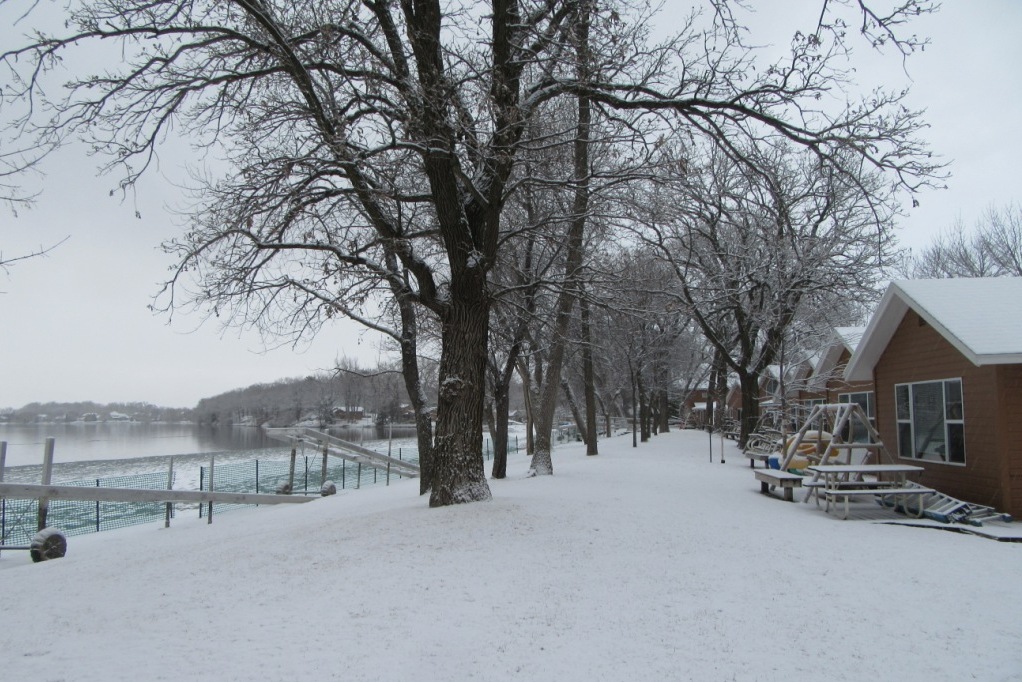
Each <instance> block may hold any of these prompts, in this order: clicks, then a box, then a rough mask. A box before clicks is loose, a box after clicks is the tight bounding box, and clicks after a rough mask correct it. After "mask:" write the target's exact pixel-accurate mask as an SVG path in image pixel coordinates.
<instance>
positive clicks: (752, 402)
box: [738, 372, 759, 448]
mask: <svg viewBox="0 0 1022 682" xmlns="http://www.w3.org/2000/svg"><path fill="white" fill-rule="evenodd" d="M738 381H739V382H741V386H742V423H741V426H740V429H739V433H738V445H739V447H742V448H744V447H745V444H746V443H748V442H749V435H750V434H751V433H752V432H753V431H755V429H756V425H757V423H758V422H759V375H758V374H751V373H749V372H739V373H738Z"/></svg>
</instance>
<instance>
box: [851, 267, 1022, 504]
mask: <svg viewBox="0 0 1022 682" xmlns="http://www.w3.org/2000/svg"><path fill="white" fill-rule="evenodd" d="M844 378H845V380H846V381H848V382H869V381H872V383H873V386H874V389H875V396H876V424H877V430H878V431H879V432H880V436H881V438H882V439H883V442H884V444H885V445H886V446H887V450H888V451H889V452H890V453H891V455H892V456H893V457H895V458H897V459H899V460H900V461H903V462H906V463H912V464H918V465H920V466H922V467H924V469H925V471H924V472H923V474H922V476H921V478H920V479H919V481H920V483H922V484H923V485H926V486H928V487H931V488H935V489H937V490H939V491H940V492H942V493H946V494H948V495H951V496H953V497H956V498H959V499H962V500H965V501H968V502H973V503H976V504H982V505H987V506H992V507H994V508H996V509H997V510H998V511H1002V512H1007V513H1010V514H1012V515H1013V516H1015V517H1022V278H1017V277H1003V278H959V279H937V280H908V281H899V282H892V283H891V284H890V286H889V287H888V289H887V291H886V293H885V294H884V296H883V298H882V299H881V301H880V305H879V307H878V308H877V311H876V313H875V314H874V315H873V318H872V319H871V320H870V323H869V325H868V326H867V327H866V330H865V331H864V332H863V335H862V339H861V340H860V342H859V344H858V347H857V348H856V350H855V353H854V354H853V355H852V356H851V358H850V360H849V362H848V366H847V367H846V369H845V375H844Z"/></svg>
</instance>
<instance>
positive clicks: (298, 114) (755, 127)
mask: <svg viewBox="0 0 1022 682" xmlns="http://www.w3.org/2000/svg"><path fill="white" fill-rule="evenodd" d="M18 1H19V0H3V4H4V5H8V6H10V5H11V4H16V3H17V2H18ZM871 4H872V3H870V2H867V1H866V0H820V6H821V7H820V9H821V11H820V12H817V13H815V14H814V16H813V17H812V19H811V21H812V22H813V30H811V31H808V32H804V33H798V34H796V35H795V36H794V38H793V40H792V42H791V45H790V46H789V49H788V51H787V52H786V53H785V54H784V55H783V56H781V57H779V58H777V59H773V60H768V61H766V62H764V61H763V59H764V58H763V56H762V54H761V52H760V51H759V50H757V48H754V47H752V46H751V45H750V44H749V43H747V42H746V40H747V39H746V26H745V25H743V23H742V21H741V19H740V16H741V12H742V11H744V7H743V6H742V5H740V4H737V3H732V2H729V1H728V0H709V1H708V2H707V3H706V9H707V11H706V12H705V13H699V12H695V13H693V14H692V15H690V16H687V17H684V18H675V19H674V20H673V22H672V23H673V24H674V25H675V26H676V30H675V31H674V32H673V33H672V34H671V35H668V36H667V37H665V38H662V39H654V38H653V25H654V23H653V22H654V21H657V19H656V15H655V13H654V12H652V11H651V10H650V9H649V7H648V6H647V5H645V4H644V3H641V2H635V3H632V2H631V1H630V0H616V1H611V2H603V1H602V0H493V1H492V2H489V3H486V4H485V5H471V4H469V5H465V4H459V3H446V2H441V1H440V0H396V1H394V0H312V1H310V2H304V3H297V4H296V3H290V2H283V1H282V0H279V1H278V0H229V1H220V0H216V1H214V0H200V1H198V2H196V1H194V0H188V1H184V0H144V1H143V0H101V1H99V2H92V1H90V2H83V3H81V4H77V5H72V6H71V8H70V10H69V11H68V16H67V17H66V26H68V27H69V28H68V31H67V32H66V33H65V34H63V35H49V34H44V33H39V34H34V35H32V36H29V38H27V39H26V42H25V44H24V45H22V46H17V47H14V48H11V49H8V50H6V51H5V52H3V53H2V54H0V67H2V68H3V69H5V71H4V73H3V75H2V78H3V80H4V82H5V83H6V84H7V87H4V88H3V89H2V91H0V92H2V95H0V97H2V98H3V99H2V105H3V106H5V107H6V109H0V111H4V110H5V111H7V112H8V113H10V112H13V116H12V118H11V119H10V120H9V122H10V123H11V124H12V126H13V127H11V128H8V129H7V130H8V131H9V132H14V133H15V134H17V135H18V136H19V137H21V138H24V135H25V134H26V131H29V132H33V133H35V134H36V142H35V144H34V145H33V146H32V147H31V148H33V149H35V150H38V151H39V152H45V151H46V150H47V149H48V148H49V147H51V146H53V145H55V144H57V143H59V142H60V141H62V140H63V139H64V138H67V137H70V136H72V135H74V136H79V137H84V138H85V139H86V140H87V141H88V142H90V143H91V144H92V146H93V147H94V148H95V149H98V150H100V151H103V152H108V153H109V154H110V164H111V167H117V168H119V169H121V171H122V173H123V174H122V177H123V183H124V184H125V185H130V184H132V183H133V182H134V181H135V180H136V179H137V178H138V177H139V176H140V175H141V174H142V173H144V172H146V171H147V170H148V169H149V168H150V166H151V165H152V163H153V159H154V158H155V155H156V154H157V151H158V149H159V146H160V144H161V143H164V142H166V141H168V140H169V141H170V142H172V143H175V142H178V141H180V140H184V141H186V142H188V143H191V144H194V145H196V146H197V147H200V148H202V149H203V150H204V151H205V152H206V153H207V154H208V155H210V156H212V157H214V158H216V159H217V161H218V164H217V165H215V166H213V168H214V169H219V170H207V173H205V174H197V175H196V178H197V179H196V180H195V186H194V187H193V190H194V196H195V201H194V206H193V209H192V211H191V213H190V218H189V224H188V227H187V229H186V230H185V231H184V233H183V234H182V235H181V237H180V238H179V239H176V240H174V241H172V242H171V243H169V244H167V245H166V249H167V250H168V251H169V252H170V253H172V254H174V255H175V257H176V258H177V260H178V262H179V267H178V268H177V270H176V271H175V272H174V273H173V276H172V277H171V278H170V280H169V281H168V282H167V285H166V287H165V289H164V290H163V293H162V295H161V296H160V298H159V304H158V305H157V308H158V309H161V310H164V311H167V312H171V311H173V310H176V309H181V308H190V307H194V308H197V309H198V310H200V311H201V312H202V313H204V314H208V315H211V316H217V317H219V318H220V319H221V320H222V321H225V322H226V323H227V324H238V325H253V326H258V327H260V328H262V329H263V330H264V331H266V332H267V333H269V334H271V335H273V336H274V337H275V338H278V339H281V338H285V339H297V338H300V337H303V336H306V335H310V334H315V333H317V332H318V330H319V329H321V328H322V326H323V325H326V324H329V323H330V320H331V319H332V318H333V317H334V316H338V315H342V316H347V317H350V318H352V319H355V320H358V321H360V322H362V323H363V324H365V325H367V326H369V327H371V328H374V329H376V330H378V331H380V332H381V333H383V334H385V335H387V336H389V337H390V338H391V339H392V340H393V341H394V343H395V347H396V348H397V349H398V350H399V353H400V357H401V362H402V371H403V375H404V383H405V388H406V390H407V393H408V394H409V396H410V400H411V402H412V404H413V405H414V406H415V408H416V413H417V414H418V415H419V416H418V418H417V422H418V426H419V440H420V442H419V446H420V457H421V461H422V463H423V477H422V491H423V492H426V491H427V490H428V491H429V492H430V504H431V505H448V504H455V503H461V502H470V501H473V500H483V499H487V498H489V496H490V491H489V486H488V484H487V481H486V474H485V472H484V470H483V461H482V433H483V428H484V415H485V414H486V412H487V410H486V406H487V385H489V386H490V391H489V394H490V395H491V396H492V404H493V410H495V412H494V414H495V415H496V418H495V424H496V425H498V428H499V425H500V424H501V423H503V422H504V421H506V420H505V419H503V417H502V416H501V414H500V413H501V412H503V411H506V409H507V401H506V390H507V386H508V385H509V382H510V377H511V376H513V374H514V373H517V374H518V375H519V377H521V379H522V380H523V382H524V383H525V387H526V395H527V403H528V406H529V414H530V416H531V422H532V427H533V428H532V430H531V433H532V436H533V438H532V442H531V447H532V451H533V460H532V471H533V473H535V474H537V475H542V474H549V473H552V471H553V463H552V457H551V452H550V440H551V430H552V427H553V420H554V410H555V407H556V405H557V403H558V400H559V396H560V395H561V394H562V393H568V394H569V395H573V394H574V391H573V390H568V389H571V387H572V386H573V385H575V386H581V387H582V390H581V393H582V398H581V404H580V406H579V408H578V412H579V415H580V417H579V419H580V420H582V421H584V422H585V428H584V433H585V434H586V438H587V442H588V443H589V447H590V448H591V451H592V452H595V448H596V415H597V414H598V413H600V412H602V413H603V414H604V415H606V414H609V413H610V405H612V404H613V403H614V402H615V401H621V400H622V396H621V395H620V392H617V393H615V392H614V391H613V390H612V386H613V385H614V383H616V382H612V381H611V375H612V374H613V373H622V372H623V373H626V374H627V376H628V378H629V381H628V383H627V384H626V385H628V386H629V387H631V392H632V394H633V397H632V399H631V402H632V403H633V404H637V405H638V407H637V408H635V409H636V411H637V412H638V413H639V414H641V415H644V419H643V423H645V424H648V425H652V424H657V426H658V427H663V426H666V422H665V421H664V419H665V418H666V410H665V409H664V404H665V400H667V398H666V397H665V396H667V394H668V393H669V391H670V387H671V385H672V380H673V377H672V368H674V369H676V368H677V366H678V365H677V363H679V362H687V363H691V364H692V365H693V366H694V367H697V368H698V367H703V366H706V365H707V364H708V363H707V361H706V360H705V359H702V358H700V357H699V356H698V352H697V351H696V350H694V348H695V347H696V346H698V344H693V345H691V346H690V345H687V342H688V341H691V340H692V339H693V336H694V334H696V333H698V334H699V335H701V336H702V337H704V338H705V339H708V340H709V342H710V344H711V346H710V347H711V349H712V350H713V352H714V353H715V354H716V364H717V366H724V365H726V366H727V367H729V368H731V369H732V370H734V371H735V372H737V373H738V375H739V376H740V377H741V379H742V383H743V386H746V384H747V382H748V381H752V380H753V379H754V378H755V377H756V376H757V373H759V372H762V370H763V368H764V367H765V366H766V365H767V364H769V363H770V362H771V361H772V358H773V356H774V355H776V354H777V353H778V350H779V348H780V347H781V345H782V340H783V338H784V336H785V332H786V330H787V329H789V328H790V327H791V325H792V322H793V320H795V319H796V318H798V319H806V318H807V317H811V315H810V314H809V311H811V310H816V311H819V310H821V309H823V310H825V311H831V310H833V309H834V307H835V306H839V305H841V303H840V301H837V302H836V301H833V300H831V298H830V296H832V295H835V294H837V293H838V292H836V285H835V283H834V281H833V280H834V275H833V272H834V271H835V270H836V269H839V268H845V269H846V271H847V270H849V269H852V270H854V269H856V268H863V270H861V271H856V272H855V273H854V274H852V275H850V277H851V278H852V281H851V286H850V288H848V289H846V290H845V291H846V292H852V293H853V294H854V295H857V294H858V292H860V291H863V295H866V294H868V292H866V291H864V290H865V289H867V288H868V286H867V285H868V284H869V282H870V281H871V278H872V277H875V274H873V275H871V274H869V271H868V270H867V268H869V267H871V266H874V265H876V264H877V263H878V262H880V261H882V260H883V257H884V254H885V250H886V249H887V246H888V244H889V228H890V226H889V219H890V216H891V213H892V210H893V208H892V203H893V201H894V191H895V189H898V190H902V191H908V192H913V191H916V190H918V189H919V188H920V187H922V186H925V185H927V184H928V183H929V182H930V181H931V180H932V179H933V178H934V177H936V176H938V175H939V174H940V167H939V165H938V164H937V163H936V162H934V161H933V160H932V159H931V158H930V156H929V153H928V152H927V150H926V147H925V144H924V143H923V142H922V141H921V140H920V138H919V133H920V131H921V130H922V128H923V122H922V121H921V119H920V117H919V114H918V113H917V112H914V111H911V110H909V109H908V108H906V107H905V106H904V104H903V100H904V96H905V93H903V92H886V91H884V90H883V89H882V88H876V89H873V90H871V91H869V93H868V94H866V95H865V96H863V95H859V94H856V92H855V91H854V90H853V89H851V88H850V87H848V86H849V84H850V82H851V75H852V73H853V71H852V67H851V63H850V62H849V61H848V60H847V58H848V55H849V53H850V50H851V40H852V39H853V35H852V34H850V33H849V32H848V31H847V26H848V25H850V24H854V25H857V26H860V27H861V29H860V33H861V34H864V35H865V37H866V38H867V40H868V42H869V43H871V44H872V45H874V46H875V45H887V46H892V45H893V46H894V47H895V48H897V50H898V51H899V52H900V53H902V54H907V53H910V52H911V51H913V50H914V49H915V48H916V47H918V45H919V43H918V42H917V41H916V40H915V38H903V37H901V36H900V35H899V34H897V33H896V30H898V29H900V27H901V24H902V23H903V22H904V21H906V20H907V19H908V18H910V17H911V16H914V15H916V14H919V13H925V12H929V11H932V10H933V9H934V7H933V3H931V2H928V1H926V0H906V1H905V2H902V3H900V4H899V5H898V6H897V7H896V8H895V9H894V10H893V11H892V12H891V13H882V12H879V11H877V10H875V9H874V8H872V7H871ZM25 5H26V7H25V12H26V13H27V16H29V17H31V16H33V9H34V3H32V2H30V1H28V0H26V2H25ZM93 43H106V44H111V43H112V44H116V45H118V47H119V52H118V55H119V57H118V58H119V61H118V62H117V63H110V64H107V65H106V68H104V69H101V70H100V72H99V73H97V74H87V73H85V74H82V73H76V72H74V71H73V70H70V71H69V70H68V69H67V66H66V65H67V64H68V63H69V62H66V61H64V59H63V58H64V57H65V55H73V54H76V53H78V51H79V50H87V49H88V48H89V46H90V45H92V44H93ZM51 93H59V94H52V95H51ZM28 104H31V106H28ZM846 226H847V227H846ZM845 230H847V232H845ZM806 272H810V273H811V274H808V275H807V274H806ZM853 297H854V296H853ZM839 298H840V299H841V300H842V301H843V300H846V299H847V298H849V296H847V295H845V296H844V297H843V298H842V297H840V296H839ZM820 315H821V317H822V316H823V313H820ZM433 351H435V353H436V355H438V359H439V370H438V374H439V376H438V389H437V392H436V406H437V407H436V410H437V418H436V423H435V427H434V426H433V425H431V424H430V422H429V419H428V415H427V410H428V406H429V405H430V403H431V402H432V401H431V400H430V397H431V396H429V395H427V393H426V391H425V390H424V388H423V384H422V380H421V368H420V367H419V358H420V357H421V356H422V355H424V354H429V353H431V352H433ZM712 363H713V361H712V360H711V361H710V363H709V364H712ZM697 373H698V372H697ZM578 375H581V380H580V381H579V380H578V379H577V376H578ZM693 376H694V375H693ZM618 385H620V384H618ZM601 386H602V389H601ZM607 391H610V393H607ZM748 393H750V394H751V393H752V392H751V391H748ZM625 399H627V397H625ZM601 402H602V408H601V407H600V404H601ZM748 408H749V412H748V414H749V415H750V416H751V415H752V414H753V412H754V410H755V405H754V404H753V403H749V404H748ZM582 415H584V417H583V416H582ZM650 428H652V426H650ZM495 474H496V475H499V472H495Z"/></svg>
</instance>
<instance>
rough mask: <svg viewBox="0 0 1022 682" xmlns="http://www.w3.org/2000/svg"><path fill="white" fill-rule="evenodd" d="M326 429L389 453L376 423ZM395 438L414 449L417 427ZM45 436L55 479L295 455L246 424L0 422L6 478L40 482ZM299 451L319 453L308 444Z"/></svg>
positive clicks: (403, 429) (181, 471)
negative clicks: (51, 445) (50, 442)
mask: <svg viewBox="0 0 1022 682" xmlns="http://www.w3.org/2000/svg"><path fill="white" fill-rule="evenodd" d="M329 432H330V433H331V434H333V435H335V436H337V437H339V438H344V439H345V440H350V441H353V442H356V443H363V444H365V445H366V447H372V448H373V449H377V450H380V449H382V451H383V452H386V451H387V440H386V439H383V440H381V439H379V438H378V437H377V433H376V429H375V428H374V427H371V426H370V427H366V428H361V427H348V426H345V427H336V428H331V429H329ZM393 437H394V439H395V442H396V443H397V444H396V445H395V447H400V446H404V447H414V437H415V429H414V427H408V426H395V427H394V431H393ZM47 438H53V439H55V442H54V454H53V461H54V473H53V480H54V482H58V481H72V480H86V479H93V478H104V477H111V476H123V475H129V474H136V473H152V472H157V471H165V470H166V469H167V468H168V466H169V460H170V458H171V456H173V458H174V467H175V470H176V471H178V473H179V474H184V475H185V476H186V477H187V478H188V479H191V478H192V476H191V475H189V474H190V471H191V470H196V471H197V468H198V467H199V466H200V465H206V464H208V463H209V458H210V455H212V454H214V453H215V457H216V461H217V462H218V463H228V462H236V461H245V460H253V459H263V460H270V459H281V458H286V457H288V456H289V454H290V447H289V446H287V445H285V444H283V443H281V442H279V441H275V440H273V439H270V438H268V437H267V436H266V435H265V434H264V433H263V431H262V430H261V429H258V428H253V427H245V426H217V427H213V426H201V425H198V424H187V423H185V424H143V423H134V422H102V423H73V424H28V425H23V424H0V441H6V443H7V458H6V466H7V469H6V470H5V476H4V478H5V480H6V481H9V482H37V481H38V480H39V475H40V472H41V469H42V467H41V465H42V461H43V452H44V448H45V443H46V439H47ZM399 439H400V440H399ZM305 450H307V452H306V451H305ZM302 454H310V455H311V454H314V453H313V452H312V449H311V448H310V447H309V446H305V449H304V450H303V452H302ZM186 472H189V473H186Z"/></svg>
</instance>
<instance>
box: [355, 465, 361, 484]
mask: <svg viewBox="0 0 1022 682" xmlns="http://www.w3.org/2000/svg"><path fill="white" fill-rule="evenodd" d="M361 488H362V462H359V463H358V482H357V483H355V490H360V489H361Z"/></svg>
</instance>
